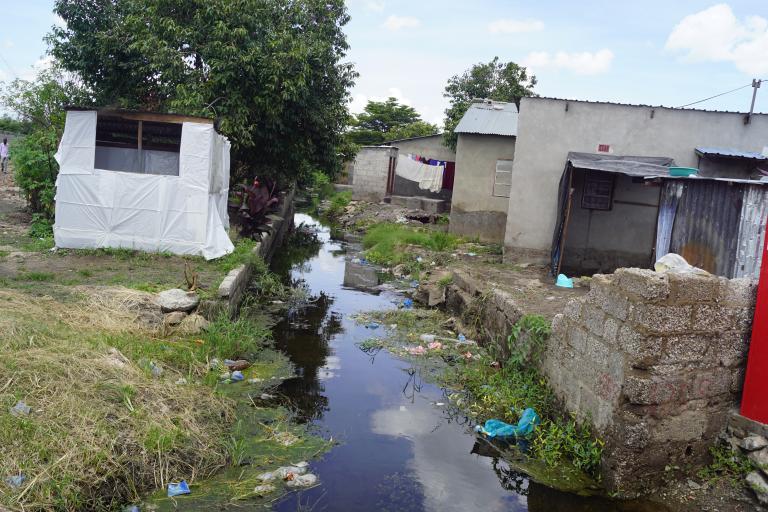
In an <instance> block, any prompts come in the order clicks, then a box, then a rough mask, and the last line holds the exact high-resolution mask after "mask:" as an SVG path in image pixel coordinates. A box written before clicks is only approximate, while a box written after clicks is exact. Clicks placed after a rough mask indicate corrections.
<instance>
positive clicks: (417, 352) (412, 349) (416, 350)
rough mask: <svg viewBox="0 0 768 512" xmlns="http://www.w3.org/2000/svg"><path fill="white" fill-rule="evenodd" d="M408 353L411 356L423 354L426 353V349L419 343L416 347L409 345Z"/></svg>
mask: <svg viewBox="0 0 768 512" xmlns="http://www.w3.org/2000/svg"><path fill="white" fill-rule="evenodd" d="M408 353H409V354H411V355H412V356H423V355H424V354H426V353H427V349H425V348H424V347H422V346H421V345H419V346H418V347H409V348H408Z"/></svg>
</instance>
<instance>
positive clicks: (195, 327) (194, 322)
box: [179, 314, 208, 334]
mask: <svg viewBox="0 0 768 512" xmlns="http://www.w3.org/2000/svg"><path fill="white" fill-rule="evenodd" d="M206 329H208V320H206V319H205V318H203V317H202V316H201V315H198V314H192V315H189V316H187V317H185V318H184V320H182V321H181V323H180V324H179V331H181V332H182V333H183V334H199V333H201V332H202V331H204V330H206Z"/></svg>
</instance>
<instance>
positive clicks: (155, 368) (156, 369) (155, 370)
mask: <svg viewBox="0 0 768 512" xmlns="http://www.w3.org/2000/svg"><path fill="white" fill-rule="evenodd" d="M149 369H150V371H151V372H152V376H153V377H154V378H156V379H157V378H159V377H160V376H161V375H162V374H163V369H162V368H161V367H160V366H159V365H157V364H155V362H154V361H152V362H151V363H149Z"/></svg>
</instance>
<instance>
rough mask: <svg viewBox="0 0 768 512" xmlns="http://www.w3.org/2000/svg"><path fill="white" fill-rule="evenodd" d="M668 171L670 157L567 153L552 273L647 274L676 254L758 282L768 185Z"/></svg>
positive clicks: (717, 271) (719, 272)
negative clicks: (625, 271) (675, 174)
mask: <svg viewBox="0 0 768 512" xmlns="http://www.w3.org/2000/svg"><path fill="white" fill-rule="evenodd" d="M670 165H674V161H673V160H672V159H671V158H667V157H636V156H609V155H597V154H587V153H569V154H568V158H567V161H566V165H565V170H564V171H563V175H562V178H561V180H560V192H559V201H558V222H557V224H556V227H555V231H554V235H553V240H552V249H551V265H552V271H553V273H554V274H558V273H560V272H561V271H562V272H565V273H566V274H575V275H583V274H593V273H596V272H600V273H611V272H613V271H614V270H616V269H617V268H621V267H640V268H649V267H651V266H652V265H653V262H654V261H656V259H658V258H659V257H661V256H663V255H664V254H667V253H668V252H675V253H678V254H680V255H682V256H683V257H684V258H686V260H688V262H689V263H691V264H692V265H695V266H697V267H699V268H703V269H704V270H707V271H708V272H710V273H712V274H716V275H719V276H724V277H728V278H734V277H757V276H758V273H759V269H760V262H761V259H762V251H761V248H762V240H763V238H762V237H763V236H764V233H765V220H766V213H768V188H767V186H768V182H766V181H761V180H743V179H737V178H711V177H710V178H708V177H701V176H695V175H692V176H690V177H673V176H670V173H669V166H670ZM743 165H744V164H739V166H743Z"/></svg>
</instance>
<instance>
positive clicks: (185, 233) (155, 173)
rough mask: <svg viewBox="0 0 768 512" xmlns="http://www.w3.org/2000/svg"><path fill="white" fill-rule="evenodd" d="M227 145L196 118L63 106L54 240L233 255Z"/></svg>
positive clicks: (77, 246) (61, 243) (69, 244)
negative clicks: (67, 109) (229, 228)
mask: <svg viewBox="0 0 768 512" xmlns="http://www.w3.org/2000/svg"><path fill="white" fill-rule="evenodd" d="M97 124H98V125H99V126H98V130H97ZM179 126H180V129H179ZM97 132H98V140H97ZM168 134H170V135H168ZM179 134H180V141H179V140H178V139H179V137H178V135H179ZM153 137H154V138H153ZM174 137H175V139H174ZM229 148H230V144H229V141H228V140H227V139H226V137H223V136H222V135H219V134H218V133H217V132H216V130H215V129H214V126H213V123H212V122H211V121H209V120H206V119H203V118H200V119H199V120H198V119H197V118H189V117H182V116H173V115H162V114H144V115H142V114H138V113H126V112H121V111H110V112H106V111H95V110H88V111H75V110H70V111H68V112H67V123H66V126H65V129H64V136H63V137H62V139H61V143H60V144H59V151H58V152H57V153H56V161H57V162H58V163H59V176H58V178H57V180H56V222H55V224H54V228H53V231H54V237H55V241H56V246H57V247H62V248H74V249H82V248H101V247H116V248H128V249H138V250H142V251H150V252H162V251H167V252H171V253H174V254H189V255H200V256H203V257H205V258H206V259H213V258H218V257H220V256H223V255H225V254H229V253H231V252H232V251H233V249H234V247H233V245H232V242H231V241H230V239H229V236H228V235H227V229H228V227H229V217H228V215H227V197H228V193H229Z"/></svg>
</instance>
